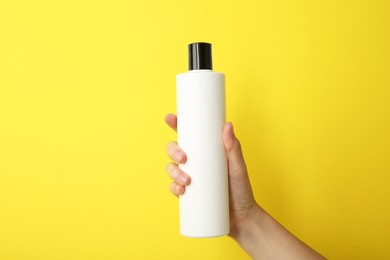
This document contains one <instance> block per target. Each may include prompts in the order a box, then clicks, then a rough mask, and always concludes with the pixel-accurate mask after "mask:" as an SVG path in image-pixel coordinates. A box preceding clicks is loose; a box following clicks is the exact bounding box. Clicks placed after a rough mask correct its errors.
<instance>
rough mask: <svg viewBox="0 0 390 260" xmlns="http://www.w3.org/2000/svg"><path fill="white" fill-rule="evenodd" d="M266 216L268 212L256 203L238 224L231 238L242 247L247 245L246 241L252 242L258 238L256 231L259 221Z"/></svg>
mask: <svg viewBox="0 0 390 260" xmlns="http://www.w3.org/2000/svg"><path fill="white" fill-rule="evenodd" d="M266 214H267V213H266V211H265V210H263V209H262V208H261V207H260V206H259V205H258V204H257V203H256V202H255V203H254V204H253V205H252V207H251V208H250V209H249V210H248V214H247V215H246V216H245V218H243V219H241V220H240V221H239V222H238V223H237V225H236V226H235V227H234V229H233V230H232V232H231V233H230V234H229V236H230V237H231V238H233V239H234V240H235V241H236V242H237V243H238V244H240V245H241V246H242V245H243V244H246V243H245V241H246V240H251V239H252V238H253V237H255V236H256V233H257V231H256V229H257V226H258V224H259V221H261V220H262V219H263V218H264V216H265V215H266ZM252 241H253V240H252Z"/></svg>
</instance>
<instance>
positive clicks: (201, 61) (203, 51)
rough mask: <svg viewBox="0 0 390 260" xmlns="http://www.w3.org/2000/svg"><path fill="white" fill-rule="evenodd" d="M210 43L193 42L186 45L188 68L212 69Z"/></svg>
mask: <svg viewBox="0 0 390 260" xmlns="http://www.w3.org/2000/svg"><path fill="white" fill-rule="evenodd" d="M212 69H213V63H212V59H211V44H210V43H207V42H195V43H191V44H189V45H188V70H212Z"/></svg>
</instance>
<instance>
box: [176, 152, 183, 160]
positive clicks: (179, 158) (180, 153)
mask: <svg viewBox="0 0 390 260" xmlns="http://www.w3.org/2000/svg"><path fill="white" fill-rule="evenodd" d="M183 157H184V153H182V152H178V153H177V154H176V158H177V161H178V162H180V161H181V160H182V159H183Z"/></svg>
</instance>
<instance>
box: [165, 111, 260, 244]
mask: <svg viewBox="0 0 390 260" xmlns="http://www.w3.org/2000/svg"><path fill="white" fill-rule="evenodd" d="M165 122H166V123H167V124H168V126H170V127H171V128H172V129H173V130H175V131H176V129H177V117H176V115H173V114H168V115H167V116H166V117H165ZM222 137H223V143H224V146H225V150H226V155H227V159H228V169H229V201H230V202H229V204H230V205H229V207H230V234H229V235H230V236H232V237H234V236H235V234H236V233H238V231H239V230H241V229H242V228H241V226H243V225H244V224H245V222H247V220H248V219H249V218H250V217H251V216H252V215H255V213H256V211H257V210H259V209H260V207H259V206H258V205H257V204H256V202H255V200H254V198H253V193H252V188H251V185H250V182H249V177H248V173H247V170H246V165H245V161H244V157H243V154H242V151H241V145H240V142H239V141H238V139H237V138H236V137H235V135H234V131H233V125H232V123H227V124H226V125H225V126H224V128H223V131H222ZM166 150H167V154H168V156H169V157H170V158H171V159H172V161H173V162H170V163H168V165H167V167H166V171H167V173H168V175H169V176H170V177H171V179H172V180H173V182H172V183H171V185H170V187H169V189H170V191H171V192H172V193H173V194H174V195H176V196H179V195H181V194H183V193H184V192H185V188H186V186H187V185H189V184H190V183H191V178H190V176H189V175H188V174H186V173H185V172H183V171H182V170H181V169H180V168H179V167H178V166H177V164H179V163H185V161H186V159H187V157H186V154H185V152H184V151H183V150H181V149H180V147H179V146H178V145H177V143H176V142H173V141H172V142H169V143H168V145H167V148H166Z"/></svg>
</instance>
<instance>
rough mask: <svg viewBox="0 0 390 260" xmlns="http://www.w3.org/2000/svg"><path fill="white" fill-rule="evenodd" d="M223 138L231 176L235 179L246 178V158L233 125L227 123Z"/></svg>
mask: <svg viewBox="0 0 390 260" xmlns="http://www.w3.org/2000/svg"><path fill="white" fill-rule="evenodd" d="M222 138H223V143H224V146H225V150H226V156H227V159H228V165H229V175H230V176H231V177H233V178H236V177H237V178H242V177H246V176H247V172H246V165H245V161H244V156H243V155H242V150H241V145H240V142H239V141H238V139H237V138H236V136H235V134H234V130H233V124H232V123H227V124H226V125H225V126H224V128H223V132H222Z"/></svg>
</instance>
